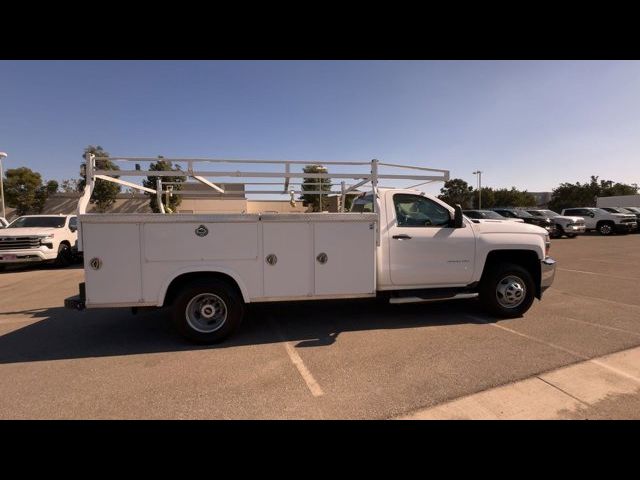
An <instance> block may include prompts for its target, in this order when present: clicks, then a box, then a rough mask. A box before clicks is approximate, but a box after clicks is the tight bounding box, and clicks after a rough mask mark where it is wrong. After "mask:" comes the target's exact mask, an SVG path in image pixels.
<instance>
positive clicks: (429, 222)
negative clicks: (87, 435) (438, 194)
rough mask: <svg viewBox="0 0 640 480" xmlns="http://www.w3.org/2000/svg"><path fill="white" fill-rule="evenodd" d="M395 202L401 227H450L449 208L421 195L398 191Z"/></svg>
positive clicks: (394, 197) (394, 198)
mask: <svg viewBox="0 0 640 480" xmlns="http://www.w3.org/2000/svg"><path fill="white" fill-rule="evenodd" d="M393 204H394V206H395V209H396V219H397V222H398V226H399V227H448V226H449V224H450V223H451V215H450V214H449V210H447V209H446V208H445V207H443V206H442V205H438V204H437V203H436V202H434V201H433V200H429V199H428V198H426V197H422V196H420V195H410V194H406V193H398V194H396V195H394V196H393Z"/></svg>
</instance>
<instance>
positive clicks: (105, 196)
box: [78, 145, 120, 212]
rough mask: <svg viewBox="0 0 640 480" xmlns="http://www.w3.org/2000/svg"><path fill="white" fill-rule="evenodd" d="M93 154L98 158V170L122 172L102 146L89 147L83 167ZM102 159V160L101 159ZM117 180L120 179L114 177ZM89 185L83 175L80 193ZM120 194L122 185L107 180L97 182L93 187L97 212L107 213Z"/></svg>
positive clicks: (86, 150)
mask: <svg viewBox="0 0 640 480" xmlns="http://www.w3.org/2000/svg"><path fill="white" fill-rule="evenodd" d="M90 153H92V154H93V155H95V156H96V163H95V165H96V169H97V170H120V167H118V166H117V165H116V164H115V163H113V162H112V161H111V160H109V158H108V157H109V152H106V151H105V150H104V149H103V148H102V147H101V146H100V145H97V146H93V145H89V146H88V147H87V148H85V149H84V153H83V154H82V158H83V159H84V160H85V161H84V162H82V165H85V166H86V161H87V155H89V154H90ZM99 157H100V158H99ZM114 177H115V178H119V177H118V176H117V175H114ZM86 183H87V177H86V175H85V174H82V178H81V179H80V181H79V182H78V188H79V190H80V191H82V190H84V187H85V185H86ZM118 193H120V185H118V184H117V183H113V182H108V181H106V180H97V181H96V182H95V184H94V186H93V194H92V195H91V200H90V202H91V203H94V204H95V205H96V210H98V211H99V212H106V211H107V209H108V208H109V207H110V206H111V205H113V204H114V203H115V202H116V197H117V195H118Z"/></svg>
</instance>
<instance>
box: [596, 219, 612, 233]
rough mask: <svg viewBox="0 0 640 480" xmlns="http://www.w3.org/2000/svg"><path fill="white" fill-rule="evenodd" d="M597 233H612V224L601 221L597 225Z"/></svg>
mask: <svg viewBox="0 0 640 480" xmlns="http://www.w3.org/2000/svg"><path fill="white" fill-rule="evenodd" d="M598 233H599V234H600V235H605V236H607V235H611V234H612V233H613V225H612V224H611V223H609V222H603V223H601V224H600V225H598Z"/></svg>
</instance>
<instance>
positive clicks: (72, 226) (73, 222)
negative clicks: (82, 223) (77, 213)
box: [69, 217, 78, 231]
mask: <svg viewBox="0 0 640 480" xmlns="http://www.w3.org/2000/svg"><path fill="white" fill-rule="evenodd" d="M77 229H78V217H71V218H70V219H69V230H72V231H75V230H77Z"/></svg>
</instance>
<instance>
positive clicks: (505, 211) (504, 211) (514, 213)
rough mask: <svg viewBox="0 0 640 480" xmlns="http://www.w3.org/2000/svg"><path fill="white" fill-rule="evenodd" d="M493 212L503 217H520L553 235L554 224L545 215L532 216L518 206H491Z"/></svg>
mask: <svg viewBox="0 0 640 480" xmlns="http://www.w3.org/2000/svg"><path fill="white" fill-rule="evenodd" d="M492 210H493V211H494V212H497V213H499V214H500V215H502V216H503V217H507V218H520V219H522V220H523V221H524V223H529V224H531V225H537V226H538V227H542V228H544V229H545V230H546V231H547V232H549V235H551V234H554V235H555V224H554V223H553V221H551V220H550V219H548V218H545V217H534V216H533V215H531V214H530V213H528V212H525V211H524V210H520V209H518V208H492Z"/></svg>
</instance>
